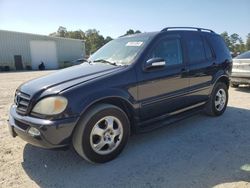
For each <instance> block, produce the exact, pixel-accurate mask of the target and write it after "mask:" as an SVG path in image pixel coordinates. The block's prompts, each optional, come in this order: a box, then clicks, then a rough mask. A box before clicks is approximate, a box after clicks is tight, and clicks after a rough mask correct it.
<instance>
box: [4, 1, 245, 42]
mask: <svg viewBox="0 0 250 188" xmlns="http://www.w3.org/2000/svg"><path fill="white" fill-rule="evenodd" d="M59 26H64V27H66V28H67V30H68V31H71V30H79V29H81V30H83V31H86V30H87V29H94V28H95V29H97V30H98V31H100V34H102V35H103V36H105V37H106V36H111V37H112V38H116V37H118V36H121V35H123V34H124V33H125V32H126V31H127V30H128V29H134V30H140V31H142V32H149V31H159V30H161V29H163V28H164V27H170V26H194V27H203V28H209V29H212V30H214V31H215V32H217V33H222V32H224V31H227V32H228V33H229V34H232V33H238V34H239V35H240V36H241V37H242V38H243V40H245V39H246V35H247V34H248V33H250V0H237V1H236V0H171V1H170V0H153V1H152V0H88V1H85V0H60V1H59V0H0V29H1V30H11V31H20V32H27V33H36V34H43V35H48V34H50V33H53V32H55V31H57V29H58V27H59Z"/></svg>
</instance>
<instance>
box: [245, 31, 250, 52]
mask: <svg viewBox="0 0 250 188" xmlns="http://www.w3.org/2000/svg"><path fill="white" fill-rule="evenodd" d="M246 50H250V33H248V35H247V42H246Z"/></svg>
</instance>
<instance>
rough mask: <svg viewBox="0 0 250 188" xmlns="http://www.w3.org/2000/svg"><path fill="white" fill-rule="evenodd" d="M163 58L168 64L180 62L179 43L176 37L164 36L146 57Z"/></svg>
mask: <svg viewBox="0 0 250 188" xmlns="http://www.w3.org/2000/svg"><path fill="white" fill-rule="evenodd" d="M154 57H160V58H163V59H164V60H165V61H166V62H167V64H168V65H175V64H181V63H182V52H181V43H180V39H178V38H165V39H162V40H160V41H159V42H158V43H157V44H156V46H155V47H154V48H153V49H152V51H151V52H150V53H149V56H148V58H149V59H150V58H154Z"/></svg>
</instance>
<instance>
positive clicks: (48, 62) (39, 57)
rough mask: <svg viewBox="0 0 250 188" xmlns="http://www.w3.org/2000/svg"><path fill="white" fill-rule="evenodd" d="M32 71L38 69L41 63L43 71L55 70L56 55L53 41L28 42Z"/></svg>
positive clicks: (56, 65)
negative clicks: (43, 66) (43, 67)
mask: <svg viewBox="0 0 250 188" xmlns="http://www.w3.org/2000/svg"><path fill="white" fill-rule="evenodd" d="M30 51H31V64H32V69H35V70H36V69H38V66H39V64H40V63H41V62H43V63H44V65H45V69H57V68H58V62H57V53H56V44H55V42H54V41H30Z"/></svg>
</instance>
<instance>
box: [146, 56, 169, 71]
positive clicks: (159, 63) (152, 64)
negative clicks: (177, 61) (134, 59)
mask: <svg viewBox="0 0 250 188" xmlns="http://www.w3.org/2000/svg"><path fill="white" fill-rule="evenodd" d="M165 65H166V61H165V60H164V59H163V58H159V57H155V58H151V59H149V60H147V62H146V64H145V69H146V70H148V69H153V68H163V67H165Z"/></svg>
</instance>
